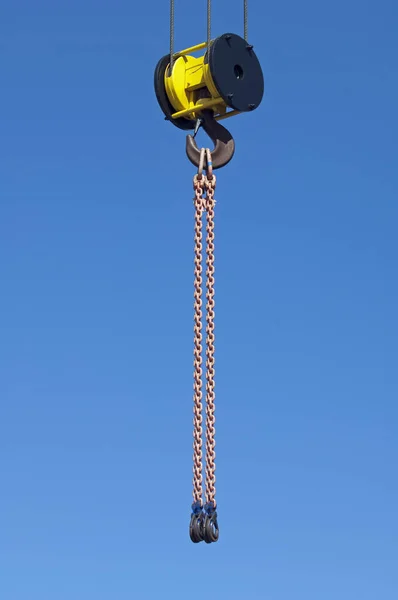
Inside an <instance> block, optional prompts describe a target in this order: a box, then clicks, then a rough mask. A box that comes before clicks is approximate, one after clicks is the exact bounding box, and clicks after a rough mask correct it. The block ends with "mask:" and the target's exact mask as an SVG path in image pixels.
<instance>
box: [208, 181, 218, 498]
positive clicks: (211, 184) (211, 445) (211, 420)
mask: <svg viewBox="0 0 398 600" xmlns="http://www.w3.org/2000/svg"><path fill="white" fill-rule="evenodd" d="M215 187H216V178H215V176H214V175H213V174H211V177H210V176H209V175H208V176H207V177H206V191H207V194H206V196H207V198H206V200H207V201H206V231H207V239H206V242H207V246H206V255H207V257H206V264H207V270H206V288H207V292H206V299H207V304H206V322H207V326H206V334H207V337H206V357H207V359H206V380H207V381H206V504H209V503H212V504H213V506H214V508H215V507H216V501H215V495H216V489H215V481H216V476H215V471H216V465H215V458H216V453H215V446H216V442H215V439H214V437H215V426H214V425H215V416H214V411H215V404H214V401H215V391H214V388H215V381H214V363H215V359H214V350H215V349H214V341H215V336H214V305H215V302H214V271H215V269H214V207H215V200H214V192H215Z"/></svg>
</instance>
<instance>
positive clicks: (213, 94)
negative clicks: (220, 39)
mask: <svg viewBox="0 0 398 600" xmlns="http://www.w3.org/2000/svg"><path fill="white" fill-rule="evenodd" d="M204 48H207V43H206V42H204V43H202V44H197V45H196V46H191V47H190V48H187V49H186V50H182V51H181V52H177V53H176V54H175V55H174V56H175V57H176V58H175V61H174V63H173V70H172V72H171V73H170V72H169V69H166V72H165V76H164V85H165V90H166V93H167V96H168V99H169V101H170V103H171V105H172V106H173V108H174V109H175V113H174V114H173V115H172V118H173V119H179V118H181V117H184V118H186V119H192V120H195V119H197V118H198V117H199V116H200V112H201V111H202V110H205V109H212V110H213V112H214V116H215V118H216V119H217V120H219V119H220V118H228V117H229V116H230V115H231V116H233V114H236V111H230V113H228V112H227V105H226V103H225V102H224V100H223V99H222V98H221V97H220V96H219V94H218V91H217V89H216V87H215V85H214V82H213V79H212V76H211V72H210V67H209V65H208V64H207V63H205V62H204V58H205V55H202V56H199V57H198V58H196V57H194V56H191V53H192V52H196V51H198V50H203V49H204ZM232 113H233V114H232Z"/></svg>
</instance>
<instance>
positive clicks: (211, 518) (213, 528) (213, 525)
mask: <svg viewBox="0 0 398 600" xmlns="http://www.w3.org/2000/svg"><path fill="white" fill-rule="evenodd" d="M205 515H206V516H205V518H204V523H203V533H202V535H203V539H204V541H205V542H206V544H211V543H212V542H217V540H218V537H219V529H218V521H217V511H216V507H215V506H214V503H213V502H209V504H206V506H205Z"/></svg>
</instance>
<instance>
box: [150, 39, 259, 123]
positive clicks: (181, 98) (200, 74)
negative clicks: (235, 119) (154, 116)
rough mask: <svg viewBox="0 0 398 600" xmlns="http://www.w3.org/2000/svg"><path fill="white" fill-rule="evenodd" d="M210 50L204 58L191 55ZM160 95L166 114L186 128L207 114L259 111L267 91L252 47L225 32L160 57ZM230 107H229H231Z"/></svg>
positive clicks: (157, 90)
mask: <svg viewBox="0 0 398 600" xmlns="http://www.w3.org/2000/svg"><path fill="white" fill-rule="evenodd" d="M203 49H204V50H205V53H204V55H202V56H200V57H198V58H197V57H195V56H192V53H194V52H197V51H199V50H203ZM154 83H155V93H156V97H157V100H158V103H159V105H160V108H161V109H162V111H163V113H164V115H165V118H166V119H167V120H169V121H171V122H172V123H173V124H174V125H175V126H176V127H179V128H180V129H184V130H186V131H188V130H191V129H195V125H196V123H197V120H198V119H201V118H202V115H203V112H204V111H206V112H209V111H212V112H213V115H214V118H215V120H217V121H218V120H221V119H225V118H228V117H232V116H234V115H236V114H239V113H242V112H249V111H252V110H254V109H256V108H257V107H258V106H259V104H260V103H261V100H262V98H263V94H264V77H263V72H262V69H261V66H260V63H259V61H258V58H257V56H256V54H255V52H254V50H253V46H251V45H250V44H248V43H247V42H246V41H245V40H244V39H243V38H241V37H240V36H239V35H236V34H234V33H225V34H223V35H221V36H220V37H218V38H216V39H214V40H212V41H211V43H210V48H209V50H208V49H207V43H203V44H198V45H197V46H192V47H191V48H187V49H186V50H182V51H181V52H177V53H176V54H174V56H173V65H172V68H171V69H170V55H166V56H164V57H163V58H161V59H160V60H159V62H158V64H157V65H156V69H155V78H154ZM229 109H230V110H229Z"/></svg>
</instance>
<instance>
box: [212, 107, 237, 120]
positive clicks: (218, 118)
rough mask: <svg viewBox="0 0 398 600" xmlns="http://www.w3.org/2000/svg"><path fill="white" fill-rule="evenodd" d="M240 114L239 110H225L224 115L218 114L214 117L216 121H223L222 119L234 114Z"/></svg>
mask: <svg viewBox="0 0 398 600" xmlns="http://www.w3.org/2000/svg"><path fill="white" fill-rule="evenodd" d="M240 114H242V113H241V112H240V111H239V110H230V111H228V112H226V113H225V114H224V115H219V116H218V117H216V121H223V120H224V119H229V118H230V117H236V115H240Z"/></svg>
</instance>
